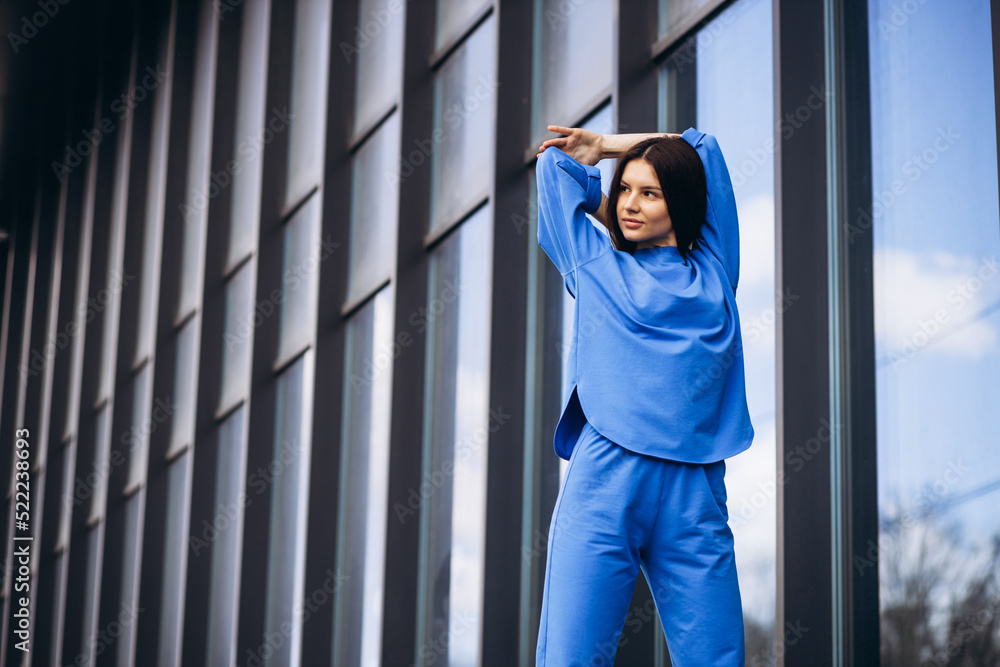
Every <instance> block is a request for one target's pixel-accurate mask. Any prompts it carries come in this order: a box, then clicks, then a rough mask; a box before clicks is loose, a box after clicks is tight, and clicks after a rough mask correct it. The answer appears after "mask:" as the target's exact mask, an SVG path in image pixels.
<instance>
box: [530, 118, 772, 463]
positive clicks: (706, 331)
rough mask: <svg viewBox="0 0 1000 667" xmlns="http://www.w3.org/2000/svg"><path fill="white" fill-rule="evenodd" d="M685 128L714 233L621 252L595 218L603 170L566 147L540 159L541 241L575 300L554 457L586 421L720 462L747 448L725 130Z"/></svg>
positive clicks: (642, 444) (663, 450) (638, 443)
mask: <svg viewBox="0 0 1000 667" xmlns="http://www.w3.org/2000/svg"><path fill="white" fill-rule="evenodd" d="M682 137H683V138H684V139H685V140H686V141H687V142H688V143H690V144H691V145H692V146H694V148H695V149H696V150H697V152H698V155H699V156H700V157H701V161H702V163H703V165H704V167H705V176H706V179H707V185H708V208H707V213H706V219H705V224H704V225H703V226H702V236H703V238H704V240H703V241H702V242H701V243H700V247H698V248H696V249H694V250H690V251H688V256H687V260H686V261H685V259H684V258H683V257H682V256H681V254H680V251H679V250H678V249H677V247H675V246H663V247H655V248H643V249H637V250H636V251H635V254H632V255H630V254H629V253H627V252H624V251H619V250H615V248H614V247H613V246H612V244H611V239H610V238H609V237H608V236H607V235H605V234H603V233H602V232H600V231H598V229H597V228H596V227H595V226H594V225H593V224H592V223H591V222H590V220H589V219H588V218H587V217H586V215H585V214H586V213H594V212H595V211H596V210H597V208H598V207H599V206H600V203H601V172H600V170H599V169H598V168H597V167H595V166H589V165H582V164H580V163H579V162H577V161H576V160H574V159H573V158H571V157H570V156H568V155H566V153H564V152H563V151H561V150H559V149H558V148H552V147H549V148H547V149H545V150H544V151H543V152H542V154H541V156H540V157H539V158H538V164H537V166H536V169H535V175H536V178H537V182H538V244H539V245H540V246H541V247H542V249H543V250H544V251H545V254H547V255H548V256H549V258H550V259H551V260H552V262H553V263H554V264H555V265H556V268H558V269H559V272H560V273H561V274H562V276H563V279H564V281H565V284H566V288H567V289H568V290H569V292H570V294H571V295H573V296H574V297H575V301H576V303H575V305H574V311H573V312H574V314H573V339H572V344H571V345H570V349H569V360H568V368H567V371H566V372H567V373H568V380H569V381H568V382H567V384H566V390H565V391H564V395H563V401H562V406H563V408H562V414H561V416H560V418H559V423H558V425H557V426H556V432H555V438H554V445H555V450H556V454H558V455H559V456H560V457H562V458H564V459H569V457H570V454H572V451H573V447H574V446H575V445H576V441H577V438H578V436H579V434H580V430H581V428H582V427H583V425H584V423H585V422H586V421H589V422H590V423H591V425H593V427H594V428H595V429H596V430H597V431H598V432H599V433H601V434H602V435H603V436H605V437H606V438H608V439H609V440H611V441H612V442H615V443H617V444H619V445H621V446H622V447H625V448H627V449H630V450H632V451H634V452H638V453H640V454H647V455H651V456H656V457H660V458H664V459H671V460H675V461H682V462H688V463H711V462H714V461H719V460H721V459H725V458H728V457H730V456H734V455H735V454H738V453H740V452H742V451H743V450H745V449H747V448H748V447H749V446H750V443H751V441H752V440H753V426H752V425H751V424H750V413H749V410H748V409H747V400H746V384H745V379H744V370H743V343H742V337H741V335H740V317H739V313H738V311H737V309H736V285H737V281H738V279H739V268H740V256H739V249H740V241H739V225H738V220H737V217H736V199H735V197H734V195H733V186H732V182H731V180H730V178H729V170H728V169H727V168H726V163H725V160H724V159H723V157H722V152H721V150H720V149H719V145H718V143H717V142H716V140H715V137H713V136H711V135H708V134H705V133H703V132H698V131H697V130H695V129H693V128H692V129H689V130H687V131H686V132H685V133H684V134H683V135H682Z"/></svg>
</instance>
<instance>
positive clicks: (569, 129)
mask: <svg viewBox="0 0 1000 667" xmlns="http://www.w3.org/2000/svg"><path fill="white" fill-rule="evenodd" d="M549 132H558V133H559V134H572V133H573V128H572V127H563V126H562V125H549Z"/></svg>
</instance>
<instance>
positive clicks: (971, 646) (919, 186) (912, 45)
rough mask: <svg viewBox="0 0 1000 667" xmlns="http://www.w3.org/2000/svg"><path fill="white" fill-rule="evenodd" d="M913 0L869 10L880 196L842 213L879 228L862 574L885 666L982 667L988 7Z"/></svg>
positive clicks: (995, 286)
mask: <svg viewBox="0 0 1000 667" xmlns="http://www.w3.org/2000/svg"><path fill="white" fill-rule="evenodd" d="M909 7H910V5H909V4H908V3H903V4H902V5H900V4H898V3H892V2H890V1H889V0H872V2H870V3H869V14H868V25H869V45H870V47H869V48H870V70H871V112H872V120H871V122H872V168H873V174H872V196H873V203H872V207H871V209H870V210H859V211H852V212H848V215H849V218H848V225H849V226H848V229H847V232H848V235H849V238H850V237H852V236H854V235H855V233H856V232H861V231H864V230H868V229H872V233H873V244H874V247H873V253H874V257H873V264H874V266H873V281H874V301H875V356H876V371H875V373H876V375H875V378H876V401H877V403H876V412H877V415H878V421H877V429H878V430H877V434H878V502H879V539H878V544H869V545H867V546H865V547H862V549H863V550H864V552H863V553H857V554H854V555H853V564H854V567H855V568H856V569H855V573H856V574H861V575H864V574H867V573H869V572H871V570H870V569H869V568H874V566H875V562H876V558H877V562H878V576H879V597H880V604H881V633H880V637H881V644H882V646H881V648H882V662H883V664H885V665H908V664H935V665H944V664H948V665H951V664H956V665H957V664H960V663H961V664H977V665H978V664H989V663H993V662H995V661H996V659H997V656H998V655H1000V633H998V630H997V623H996V617H997V606H996V600H997V591H998V586H1000V581H998V575H1000V568H998V567H997V563H998V551H997V549H998V545H1000V519H998V518H997V514H996V511H995V508H996V506H997V503H998V501H1000V457H998V456H997V453H996V452H997V449H996V442H997V436H996V418H995V416H994V415H995V413H996V408H997V405H998V401H997V377H1000V264H998V259H1000V234H998V228H1000V224H998V220H1000V205H998V194H997V150H996V145H997V144H996V132H997V129H996V115H995V113H996V112H995V101H994V72H993V69H992V66H991V64H992V63H993V62H994V61H993V54H994V48H995V47H994V44H993V42H992V35H991V31H990V25H991V17H990V3H989V2H987V1H986V0H975V1H972V0H970V1H969V2H964V3H962V9H961V10H960V11H957V10H956V7H955V6H953V5H951V4H941V3H937V4H936V3H926V4H923V3H913V11H911V10H910V9H909ZM994 20H995V19H994ZM928 45H933V48H928ZM956 102H957V103H956ZM988 618H992V620H990V621H988V622H987V619H988Z"/></svg>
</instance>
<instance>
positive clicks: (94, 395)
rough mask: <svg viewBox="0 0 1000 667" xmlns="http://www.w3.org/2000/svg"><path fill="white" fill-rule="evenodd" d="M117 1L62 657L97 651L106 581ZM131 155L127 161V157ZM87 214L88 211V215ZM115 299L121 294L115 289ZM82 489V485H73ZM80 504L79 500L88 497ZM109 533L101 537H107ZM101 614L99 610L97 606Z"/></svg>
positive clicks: (96, 197)
mask: <svg viewBox="0 0 1000 667" xmlns="http://www.w3.org/2000/svg"><path fill="white" fill-rule="evenodd" d="M112 9H113V8H112V7H111V6H110V2H104V3H102V4H101V6H100V9H99V10H98V11H97V12H96V14H98V15H99V17H100V19H99V21H100V27H99V30H98V32H97V34H98V35H99V39H100V41H101V44H102V48H101V51H100V54H99V59H100V76H101V83H100V87H99V90H98V92H97V93H96V95H95V99H97V100H99V104H98V106H97V109H96V115H95V117H94V122H93V124H92V125H90V126H87V127H88V129H89V128H91V127H102V129H103V128H105V127H112V126H113V127H114V129H113V130H110V131H107V133H106V135H107V136H104V137H103V138H102V140H101V141H100V143H99V144H98V145H96V146H95V147H94V149H93V151H94V152H93V155H94V156H96V174H95V175H93V176H92V177H93V178H94V179H95V181H96V182H92V183H90V184H89V187H91V188H93V190H92V192H91V200H90V202H91V204H90V205H91V206H92V211H91V212H90V214H91V215H92V216H93V227H92V229H93V236H92V243H91V260H90V262H91V263H90V280H89V290H88V303H87V305H88V310H87V319H88V320H89V321H88V322H87V324H86V334H85V339H84V359H83V375H82V385H81V391H80V412H79V422H78V426H77V429H76V431H77V450H76V470H75V476H76V480H77V482H78V483H80V484H83V485H85V486H86V489H87V491H86V492H85V493H84V494H83V496H84V497H82V498H81V497H79V496H76V495H74V503H75V504H74V507H73V517H72V528H71V537H70V542H71V545H70V551H69V576H68V579H67V591H66V614H65V620H66V632H65V635H64V643H63V661H64V662H67V663H73V662H75V661H76V660H77V657H78V656H80V655H85V656H88V657H89V656H90V655H92V652H91V651H92V649H91V648H90V642H88V641H87V640H88V638H89V637H90V636H91V635H92V634H94V633H95V632H96V624H97V614H96V613H92V612H91V611H89V610H88V608H87V607H88V605H90V604H95V605H96V603H97V601H96V600H90V599H89V596H88V595H87V592H86V591H87V589H88V588H89V587H90V586H91V585H92V584H91V582H93V581H96V585H97V588H98V589H99V588H100V582H101V575H102V571H101V563H100V562H93V561H92V560H91V554H90V550H89V547H88V544H89V542H90V540H91V539H92V537H91V533H92V531H94V530H99V527H98V526H97V525H96V524H92V523H90V522H88V517H89V514H90V512H89V509H90V503H91V502H92V499H93V496H94V493H95V492H96V488H97V486H98V485H100V484H102V483H103V481H104V480H103V479H101V478H100V474H99V465H98V464H99V461H98V459H97V447H98V443H97V442H96V428H97V423H98V419H100V418H101V416H100V415H101V414H102V412H103V410H104V409H111V408H112V406H111V405H108V406H106V407H105V406H103V405H98V404H97V401H98V396H99V389H100V383H101V381H100V379H101V376H102V374H103V366H104V364H106V363H108V361H107V360H105V359H103V346H104V337H105V335H107V327H106V326H105V324H106V322H105V319H106V317H107V315H108V308H107V305H108V303H109V302H104V303H101V301H99V300H98V295H99V294H101V293H102V290H106V289H107V290H110V286H109V284H108V276H109V268H110V267H109V262H111V261H113V260H114V258H113V257H112V256H111V252H110V251H111V246H112V245H113V244H114V243H115V240H114V239H112V234H114V231H115V230H114V226H113V224H112V221H111V217H112V214H113V209H114V195H115V191H116V187H117V184H116V182H115V177H116V173H115V171H116V163H117V159H118V155H117V152H118V151H117V144H118V142H119V139H120V138H121V137H120V133H122V132H125V131H126V129H125V127H124V124H121V125H120V126H119V125H118V124H115V123H114V121H112V120H111V119H112V118H115V116H114V114H113V111H112V109H111V101H112V100H114V99H115V98H117V97H118V95H120V93H119V91H120V90H121V89H122V88H123V87H124V82H125V81H126V80H127V75H128V74H127V73H128V67H129V64H130V60H131V58H130V55H131V36H132V35H131V16H130V15H129V16H127V17H124V18H123V17H122V16H121V14H116V13H115V12H113V11H112ZM125 159H128V157H127V154H126V155H125ZM84 214H85V215H86V214H87V212H85V213H84ZM111 298H112V299H114V298H117V295H114V294H112V295H111ZM92 474H93V475H94V476H95V477H96V478H97V480H98V481H97V482H96V483H94V484H92V483H91V482H90V481H89V480H90V479H91V478H90V477H89V476H90V475H92ZM74 486H76V485H74ZM81 499H82V502H79V503H78V504H77V503H76V501H78V500H81ZM102 535H103V532H101V533H98V537H97V538H96V539H98V540H100V539H102V537H101V536H102ZM94 612H96V609H95V610H94ZM88 618H91V619H93V623H94V627H85V623H86V620H87V619H88Z"/></svg>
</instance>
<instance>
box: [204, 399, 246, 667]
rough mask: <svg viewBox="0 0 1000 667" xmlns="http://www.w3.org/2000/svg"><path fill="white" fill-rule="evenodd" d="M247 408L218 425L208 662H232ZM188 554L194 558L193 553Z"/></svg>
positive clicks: (237, 588)
mask: <svg viewBox="0 0 1000 667" xmlns="http://www.w3.org/2000/svg"><path fill="white" fill-rule="evenodd" d="M246 412H247V407H246V406H241V407H240V408H238V409H237V410H236V411H234V412H233V414H231V415H230V416H229V417H228V418H227V419H226V420H225V421H224V422H223V423H222V424H221V425H220V426H219V435H218V437H219V440H218V452H217V456H218V472H217V475H218V478H217V479H216V486H215V508H216V510H215V512H216V513H215V515H214V518H213V520H212V524H213V526H214V527H215V528H216V531H217V532H216V537H215V538H214V539H213V540H212V551H211V553H212V576H211V581H212V588H211V590H210V591H209V593H208V632H207V642H208V646H207V648H206V658H205V662H206V664H209V665H231V664H233V663H234V662H236V654H235V648H236V626H237V620H238V617H239V613H238V602H239V588H240V566H241V564H242V548H243V514H244V507H245V506H246V505H247V504H249V503H248V502H247V501H249V498H248V497H246V496H243V494H244V493H245V480H246V467H247V463H246V422H245V415H246ZM196 530H197V529H196ZM192 544H194V543H192ZM192 555H193V556H197V554H196V553H194V552H192Z"/></svg>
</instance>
